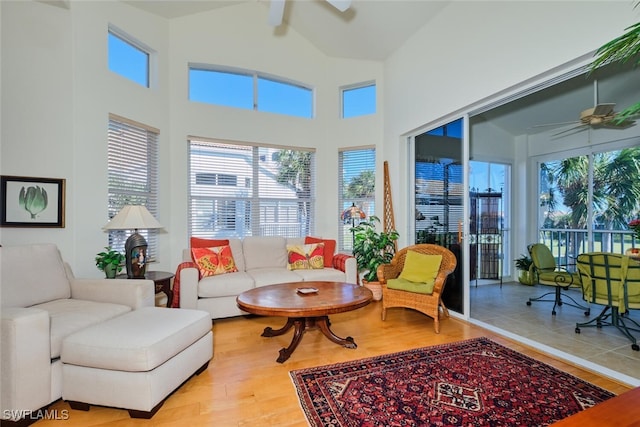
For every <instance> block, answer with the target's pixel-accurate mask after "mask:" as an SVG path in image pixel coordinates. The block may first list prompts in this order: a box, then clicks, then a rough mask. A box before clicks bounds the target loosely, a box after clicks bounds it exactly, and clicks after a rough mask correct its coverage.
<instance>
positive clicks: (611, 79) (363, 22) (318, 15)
mask: <svg viewBox="0 0 640 427" xmlns="http://www.w3.org/2000/svg"><path fill="white" fill-rule="evenodd" d="M123 1H125V2H126V3H128V4H131V5H134V6H136V7H138V8H140V9H143V10H146V11H148V12H151V13H154V14H157V15H159V16H163V17H165V18H168V19H171V18H177V17H181V16H186V15H190V14H195V13H200V12H204V11H209V10H213V9H217V8H223V7H234V6H237V5H238V4H241V3H246V2H255V3H258V4H260V5H261V6H262V7H264V9H265V14H264V16H265V20H264V21H265V23H264V25H269V24H268V22H267V17H268V8H269V0H196V1H191V0H123ZM452 1H455V0H446V1H436V0H353V1H352V5H351V7H350V8H349V9H348V10H347V11H346V12H340V11H338V10H337V9H335V8H334V7H333V6H331V5H330V4H329V3H328V2H326V1H325V0H287V1H286V4H285V11H284V24H283V27H281V28H274V32H278V31H280V32H282V31H286V29H287V26H289V27H291V28H293V29H294V30H295V31H296V32H298V33H299V34H301V35H302V36H303V37H305V38H306V39H308V40H309V41H310V42H311V43H312V44H314V45H315V46H316V47H317V48H318V49H319V50H321V51H322V52H324V53H325V54H326V55H328V56H332V57H341V58H353V59H363V60H375V61H382V60H384V59H386V58H387V57H388V56H389V55H390V54H391V53H392V52H393V51H395V50H396V49H398V48H399V47H400V46H401V45H402V44H403V43H404V42H405V41H406V40H407V39H409V38H410V37H411V36H412V35H413V34H415V32H416V31H417V30H418V29H419V28H421V27H422V26H424V25H428V23H429V21H430V20H431V19H432V18H433V17H435V16H436V15H438V13H440V11H441V10H443V9H444V8H445V7H446V6H447V5H448V4H449V3H451V2H452ZM595 48H597V46H594V49H595ZM614 67H615V66H614ZM593 77H597V78H598V81H599V85H598V101H600V102H615V103H616V104H617V107H616V111H619V110H621V109H622V108H625V107H628V106H629V105H632V104H634V103H636V102H638V100H640V72H639V71H638V70H635V71H633V70H631V69H630V67H627V68H626V69H625V72H623V73H621V72H620V70H619V69H616V70H615V72H600V73H598V74H597V75H596V76H591V78H589V79H587V78H585V77H584V76H579V77H575V78H573V79H571V80H569V81H567V82H565V83H562V84H559V85H555V86H553V87H551V88H548V89H545V90H543V91H540V92H537V93H535V94H532V95H529V96H526V97H524V98H522V99H520V100H517V101H513V102H510V103H509V104H507V105H504V106H502V107H498V108H495V109H492V110H490V111H487V112H485V113H482V114H481V115H478V116H476V117H475V118H474V119H473V120H474V121H478V122H480V121H491V124H492V125H494V126H497V127H499V128H502V129H503V130H504V131H505V132H508V133H509V134H511V135H514V136H515V135H523V134H532V133H537V132H542V131H545V130H549V129H554V128H543V127H535V126H537V125H541V124H548V123H558V122H570V121H575V120H578V118H579V115H580V112H581V111H583V110H585V109H587V108H590V107H592V106H593V105H594V86H593ZM568 127H570V126H564V127H558V129H559V130H563V129H567V128H568ZM639 128H640V126H639Z"/></svg>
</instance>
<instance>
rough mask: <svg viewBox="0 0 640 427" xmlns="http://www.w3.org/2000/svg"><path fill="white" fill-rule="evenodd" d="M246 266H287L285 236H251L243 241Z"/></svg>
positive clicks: (251, 267) (249, 267) (248, 267)
mask: <svg viewBox="0 0 640 427" xmlns="http://www.w3.org/2000/svg"><path fill="white" fill-rule="evenodd" d="M242 251H243V253H244V262H245V268H246V270H247V271H249V270H253V269H256V268H269V267H280V268H284V269H286V268H287V247H286V240H285V238H284V237H278V236H268V237H264V236H250V237H245V238H244V240H243V241H242Z"/></svg>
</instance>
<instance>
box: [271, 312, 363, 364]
mask: <svg viewBox="0 0 640 427" xmlns="http://www.w3.org/2000/svg"><path fill="white" fill-rule="evenodd" d="M330 325H331V323H330V322H329V316H319V317H289V319H288V320H287V323H286V324H285V325H284V326H283V327H282V328H280V329H272V328H270V327H267V328H265V329H264V332H262V336H263V337H276V336H278V335H282V334H284V333H286V332H287V331H288V330H289V329H291V328H295V329H294V332H293V339H292V340H291V344H289V347H287V348H283V349H281V350H280V356H278V358H277V359H276V361H277V362H278V363H284V361H285V360H287V359H288V358H289V357H291V354H292V353H293V352H294V350H295V349H296V347H298V344H300V341H301V340H302V335H304V333H305V332H306V331H308V330H310V329H320V330H321V331H322V333H323V334H324V336H326V337H327V338H329V340H330V341H332V342H334V343H336V344H340V345H341V346H343V347H346V348H357V347H358V346H357V345H356V343H355V341H354V340H353V338H352V337H346V338H340V337H339V336H337V335H336V334H334V333H333V331H331V329H330V328H329V326H330Z"/></svg>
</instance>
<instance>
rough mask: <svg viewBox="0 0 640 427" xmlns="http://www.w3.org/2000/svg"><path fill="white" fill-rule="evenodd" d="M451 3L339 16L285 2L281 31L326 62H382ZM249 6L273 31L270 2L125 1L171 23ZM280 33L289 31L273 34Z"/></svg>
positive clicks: (357, 6) (318, 0)
mask: <svg viewBox="0 0 640 427" xmlns="http://www.w3.org/2000/svg"><path fill="white" fill-rule="evenodd" d="M451 1H452V0H446V1H431V0H429V1H424V0H423V1H416V0H410V1H407V0H376V1H372V0H352V2H351V7H350V8H349V9H348V10H347V11H346V12H340V11H339V10H337V9H336V8H334V7H333V6H331V4H329V3H328V2H326V1H325V0H287V1H286V3H285V9H284V23H283V26H289V27H291V28H293V29H294V30H295V31H297V32H298V33H300V34H301V35H302V36H303V37H305V38H306V39H307V40H309V41H310V42H311V43H313V44H314V45H315V46H316V47H317V48H318V49H319V50H320V51H322V52H324V53H325V54H326V55H328V56H333V57H338V58H354V59H368V60H376V61H380V60H384V59H385V58H387V57H388V56H389V54H391V53H392V52H393V51H394V50H396V49H397V48H398V47H400V46H401V45H402V44H403V43H404V42H405V41H406V40H407V39H408V38H409V37H411V36H412V35H413V34H414V33H415V32H416V31H417V30H418V29H419V28H420V27H422V26H423V25H425V24H426V23H427V22H429V20H430V19H431V18H432V17H433V16H435V15H437V14H438V12H439V11H440V10H442V9H443V8H444V7H445V6H446V5H447V4H448V3H450V2H451ZM247 2H254V3H255V2H257V3H259V4H260V5H262V6H263V7H264V8H265V15H264V16H265V18H264V24H265V25H269V24H268V23H267V16H268V8H269V0H197V1H191V0H125V3H128V4H130V5H133V6H136V7H138V8H140V9H143V10H146V11H147V12H151V13H154V14H156V15H159V16H163V17H165V18H169V19H171V18H178V17H181V16H186V15H192V14H195V13H200V12H205V11H209V10H213V9H218V8H223V7H233V6H236V5H238V4H241V3H247ZM281 31H286V28H274V32H281Z"/></svg>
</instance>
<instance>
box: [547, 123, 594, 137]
mask: <svg viewBox="0 0 640 427" xmlns="http://www.w3.org/2000/svg"><path fill="white" fill-rule="evenodd" d="M585 129H588V126H586V125H585V124H583V123H581V124H579V125H578V126H572V127H570V128H569V129H565V130H561V131H560V132H558V133H554V134H553V135H552V136H558V135H564V134H565V133H568V132H571V131H574V132H581V131H583V130H585Z"/></svg>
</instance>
